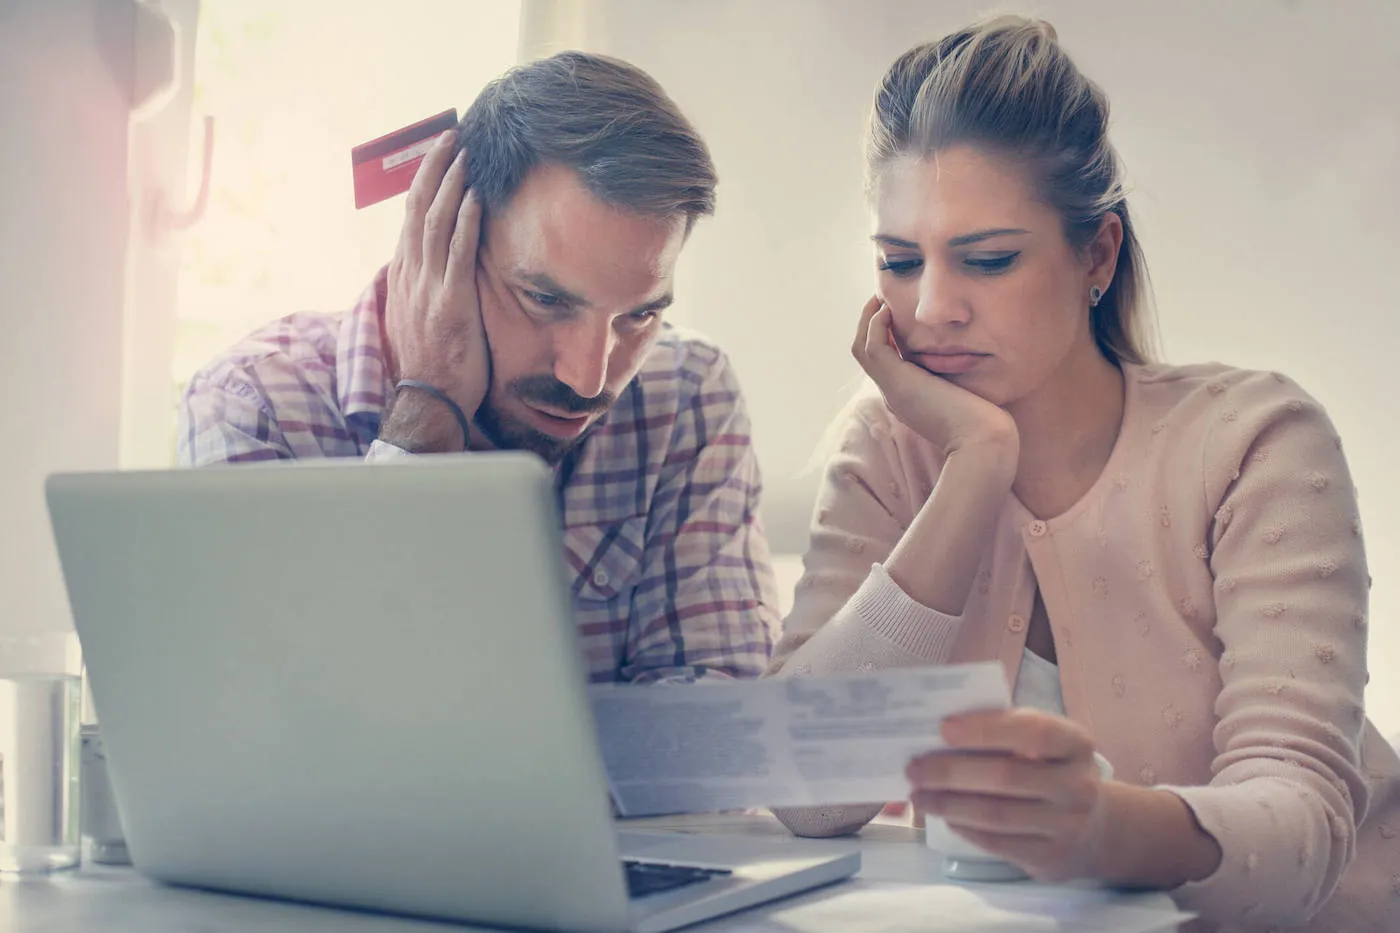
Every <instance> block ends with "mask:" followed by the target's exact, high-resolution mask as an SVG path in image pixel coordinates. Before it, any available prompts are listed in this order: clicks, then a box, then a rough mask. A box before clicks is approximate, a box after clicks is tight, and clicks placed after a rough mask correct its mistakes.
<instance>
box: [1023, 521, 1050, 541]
mask: <svg viewBox="0 0 1400 933" xmlns="http://www.w3.org/2000/svg"><path fill="white" fill-rule="evenodd" d="M1026 530H1027V531H1029V532H1030V534H1031V537H1032V538H1043V537H1045V532H1046V530H1047V529H1046V527H1045V523H1044V522H1042V521H1041V520H1040V519H1036V520H1035V521H1033V522H1031V523H1030V524H1029V525H1027V526H1026Z"/></svg>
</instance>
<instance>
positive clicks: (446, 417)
mask: <svg viewBox="0 0 1400 933" xmlns="http://www.w3.org/2000/svg"><path fill="white" fill-rule="evenodd" d="M379 439H380V440H381V441H383V442H384V443H386V444H393V445H394V446H395V447H399V448H402V449H403V450H406V451H408V452H409V453H414V454H438V453H453V452H457V451H461V450H463V449H465V448H466V446H467V443H468V441H469V438H465V437H463V436H462V429H461V427H459V426H458V423H457V417H456V415H454V414H453V412H452V410H451V409H450V408H448V407H447V406H446V405H444V404H442V403H441V402H439V401H438V400H437V399H435V398H433V397H432V396H430V395H427V394H425V393H422V392H415V391H412V390H409V389H405V390H402V391H399V392H397V393H396V394H395V396H394V399H393V402H392V403H391V405H390V408H389V411H388V414H387V415H386V416H385V418H384V423H383V424H382V425H381V426H380V428H379Z"/></svg>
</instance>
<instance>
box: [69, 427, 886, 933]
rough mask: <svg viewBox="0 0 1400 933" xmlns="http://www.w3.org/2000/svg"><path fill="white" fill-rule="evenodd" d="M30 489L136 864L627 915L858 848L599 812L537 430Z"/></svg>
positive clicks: (699, 904) (260, 888) (581, 920)
mask: <svg viewBox="0 0 1400 933" xmlns="http://www.w3.org/2000/svg"><path fill="white" fill-rule="evenodd" d="M47 497H48V504H49V512H50V517H51V519H52V523H53V530H54V535H55V538H56V540H57V544H58V551H59V557H60V560H61V563H62V567H63V575H64V579H65V582H66V585H67V588H68V595H69V601H70V603H71V606H72V610H73V617H74V622H75V625H76V628H77V630H78V634H79V636H80V639H81V641H82V646H83V652H84V660H85V662H86V664H87V667H88V674H89V678H90V682H91V687H92V694H93V700H94V703H95V705H96V709H97V711H98V715H99V717H100V719H101V723H102V734H103V743H104V746H105V748H106V751H107V762H108V769H109V774H110V777H111V781H112V786H113V791H114V793H115V795H116V799H117V803H118V807H119V810H120V812H121V814H122V822H123V827H124V829H125V832H126V841H127V845H128V848H129V850H130V852H131V855H132V858H133V860H134V862H135V864H136V867H137V868H138V869H139V870H141V871H142V872H144V873H145V874H147V875H149V876H150V877H152V878H155V879H158V880H161V881H165V882H170V883H174V884H180V885H190V886H196V887H201V888H208V889H214V890H221V891H231V892H243V893H253V894H260V895H270V896H274V897H279V898H286V899H292V900H300V901H308V902H314V903H323V904H331V905H341V906H348V907H355V908H367V909H372V910H379V911H385V912H392V913H402V914H411V915H417V916H423V917H432V918H443V919H451V920H457V921H471V922H477V923H484V924H493V925H509V926H516V927H529V928H537V929H549V930H566V931H590V933H591V931H599V933H604V931H638V933H644V931H662V930H670V929H674V928H677V927H680V926H685V925H687V924H691V923H695V922H698V921H701V920H705V919H708V918H711V917H715V916H718V915H721V914H724V913H728V912H731V911H735V910H739V909H742V908H745V907H748V906H751V905H753V904H757V903H760V902H763V901H767V900H771V899H774V898H778V897H782V896H785V895H789V894H793V893H795V892H798V891H802V890H805V889H809V888H812V887H816V886H818V885H822V884H826V883H829V882H833V881H836V880H839V879H841V878H845V877H847V876H849V875H851V874H853V873H854V872H855V871H857V870H858V868H859V866H860V856H859V854H858V852H856V851H854V849H853V846H851V845H849V844H840V843H836V844H827V845H825V846H823V845H820V844H808V845H805V846H804V845H802V844H800V843H799V842H797V841H795V840H794V841H792V843H793V844H786V843H789V840H785V839H773V840H768V841H765V840H763V839H749V840H738V839H735V838H733V837H730V838H723V837H710V838H708V839H707V838H704V837H699V836H693V835H692V836H671V837H667V836H660V835H656V834H651V835H648V834H645V833H618V832H617V831H616V824H615V823H614V820H613V817H612V809H611V805H610V803H609V795H608V785H607V778H606V774H605V773H604V769H603V764H602V760H601V756H600V753H599V750H598V744H597V740H596V734H595V731H594V722H593V717H592V713H591V710H590V706H589V703H588V698H587V692H586V675H585V672H584V666H583V663H582V657H581V654H580V651H579V643H578V638H577V632H576V629H575V626H574V622H573V619H572V613H571V608H570V606H571V603H570V590H569V577H568V574H567V571H566V568H565V565H564V560H563V548H562V544H561V540H560V530H559V524H558V518H557V513H556V508H555V493H554V483H553V474H552V473H551V472H550V470H549V469H548V468H547V467H546V466H545V465H544V464H543V463H542V462H541V461H540V460H538V459H537V458H535V457H534V456H533V455H530V454H524V453H492V454H472V455H468V456H457V457H424V458H414V459H412V460H410V461H407V462H401V463H393V464H382V465H381V464H376V465H366V464H363V463H360V462H357V461H316V462H298V463H281V464H272V465H268V464H257V465H253V464H249V465H243V466H236V467H214V468H206V469H202V470H179V471H161V472H126V473H90V474H63V475H55V476H52V477H50V479H49V481H48V484H47ZM658 689H691V688H685V687H679V688H658ZM694 689H700V688H694ZM748 843H751V845H748Z"/></svg>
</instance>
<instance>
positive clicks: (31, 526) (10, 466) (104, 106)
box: [0, 0, 133, 630]
mask: <svg viewBox="0 0 1400 933" xmlns="http://www.w3.org/2000/svg"><path fill="white" fill-rule="evenodd" d="M132 49H133V46H132V41H131V17H130V5H129V4H124V3H112V2H103V0H67V2H64V3H47V2H45V0H8V2H6V3H3V4H0V139H3V140H4V144H3V145H0V205H3V208H0V294H3V296H4V300H3V301H0V354H3V357H0V361H2V362H3V365H0V399H4V404H3V406H0V437H3V438H4V441H5V454H4V456H3V457H0V630H13V629H17V628H24V627H40V628H68V627H69V626H70V622H69V619H68V608H67V602H66V599H65V598H64V595H63V589H62V585H61V580H60V577H59V573H58V565H57V561H56V559H55V557H54V553H53V545H52V538H51V536H50V533H49V526H48V516H47V513H46V512H45V509H44V503H43V480H44V477H45V475H46V474H47V473H48V472H49V471H51V470H55V469H82V468H103V467H113V466H115V465H116V462H117V442H118V425H117V419H118V409H119V402H120V398H121V381H120V366H121V355H120V353H119V352H116V351H117V350H118V348H120V347H121V345H122V291H123V264H124V253H125V244H126V233H127V210H126V207H127V195H126V169H127V163H126V152H127V149H126V143H127V111H128V95H129V94H130V83H131V74H132ZM75 429H76V430H75Z"/></svg>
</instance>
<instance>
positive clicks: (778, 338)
mask: <svg viewBox="0 0 1400 933" xmlns="http://www.w3.org/2000/svg"><path fill="white" fill-rule="evenodd" d="M531 6H532V5H531V4H527V11H528V10H529V9H530V8H531ZM533 6H535V7H536V8H537V11H538V8H540V7H545V8H550V9H552V11H553V12H555V13H556V14H559V15H558V17H557V18H556V23H557V22H559V21H566V22H570V23H572V24H573V27H574V28H575V30H577V28H578V24H579V23H580V22H582V23H584V24H585V25H586V28H584V29H583V30H582V32H578V31H575V32H574V33H573V35H582V36H583V40H582V41H579V40H573V44H579V45H582V46H583V47H586V48H591V49H594V50H597V51H603V52H608V53H610V54H614V55H618V56H621V57H623V58H626V59H628V60H630V61H633V62H636V63H637V64H639V65H641V66H642V67H644V68H646V69H647V70H649V71H650V72H651V73H652V74H654V75H655V76H656V77H657V78H658V79H659V80H660V81H661V82H662V84H663V85H664V86H665V87H666V88H667V90H668V91H670V92H671V94H672V95H673V96H674V97H675V98H676V100H677V101H678V102H679V103H680V105H681V106H682V108H683V109H684V110H685V111H686V112H687V114H689V115H690V117H691V118H692V119H693V120H694V121H695V123H696V124H697V125H698V127H699V129H700V131H701V132H702V133H703V134H704V135H705V137H706V139H707V140H708V141H709V143H710V145H711V147H712V149H713V151H714V154H715V158H716V160H717V162H718V165H719V170H720V178H721V186H720V196H719V214H718V216H717V217H716V218H714V219H713V220H712V221H710V222H707V223H705V224H703V225H702V226H701V227H699V228H698V229H697V231H696V234H695V238H694V242H693V243H692V245H691V246H690V247H689V248H688V250H687V255H686V256H685V257H684V259H683V260H682V270H681V281H680V283H679V286H678V306H677V314H676V316H677V318H678V319H680V320H684V321H686V322H688V323H691V324H693V325H694V326H696V327H698V328H700V329H702V330H704V331H705V332H707V333H709V334H710V335H711V336H713V337H715V338H716V339H718V340H719V341H721V342H722V343H723V344H724V346H725V347H726V349H727V350H728V352H729V353H730V355H731V356H732V357H733V359H734V361H735V363H736V365H737V367H738V370H739V374H740V376H741V378H742V379H743V381H744V384H745V387H746V390H747V392H748V395H749V399H750V403H751V406H752V409H753V416H754V423H755V432H756V444H757V445H758V449H759V453H760V456H761V458H762V461H763V464H764V468H765V473H766V478H767V480H768V484H769V487H770V494H769V504H768V506H767V508H766V511H767V514H768V519H769V523H770V525H771V526H772V531H773V534H774V537H775V544H776V545H777V546H778V547H780V548H782V549H787V550H794V549H800V548H801V547H803V542H802V537H803V533H804V529H805V523H806V515H805V501H806V497H807V496H808V495H810V486H811V478H810V477H809V478H807V479H806V480H799V479H797V478H796V477H797V474H798V473H799V472H800V470H801V469H802V467H803V466H804V464H805V463H806V462H807V459H808V456H809V454H810V452H811V450H812V448H813V445H814V443H815V442H816V440H817V439H818V436H819V435H820V433H821V431H822V429H823V427H824V425H825V423H826V421H827V419H828V418H829V417H830V415H831V413H832V412H833V410H834V409H835V408H836V406H837V405H838V403H839V401H840V399H841V398H842V390H843V387H844V386H845V385H847V384H848V382H849V380H851V379H852V378H853V377H854V376H855V375H856V369H855V365H854V363H852V362H851V361H850V359H849V357H848V355H847V350H846V348H847V346H848V345H849V342H850V337H851V331H852V327H853V325H854V321H855V317H856V314H857V313H858V310H859V308H860V305H861V303H862V302H863V301H864V299H865V298H866V297H867V296H868V295H869V292H870V288H871V280H872V277H871V271H870V270H871V267H872V261H871V254H870V251H869V248H868V246H867V244H866V242H865V238H866V237H867V235H868V234H869V220H868V216H867V214H866V210H865V206H864V203H863V200H862V196H861V193H860V177H861V172H860V154H859V134H860V131H861V127H862V125H863V121H864V116H865V112H866V108H867V106H868V102H869V97H870V93H871V89H872V87H873V85H874V82H875V80H876V79H877V78H878V76H879V75H880V74H881V73H882V71H883V70H884V68H885V67H886V66H887V65H888V64H889V62H890V61H891V60H892V59H893V58H894V56H895V55H897V54H898V53H900V52H902V51H903V50H904V49H906V48H907V47H909V46H911V45H913V44H915V43H917V42H920V41H926V40H929V39H933V38H936V37H938V36H939V35H941V34H943V33H944V32H947V31H948V30H950V29H952V28H955V27H957V26H959V25H962V24H963V23H964V22H966V21H967V20H969V19H971V18H974V17H975V16H978V15H981V14H982V13H983V12H984V11H985V10H986V9H987V6H986V5H985V4H981V3H969V2H954V0H948V2H931V0H868V2H862V3H852V2H842V0H767V2H764V3H752V2H746V0H708V2H705V3H692V2H685V0H659V2H649V3H640V2H635V0H632V2H629V0H596V2H589V3H568V2H558V0H556V2H554V3H541V4H534V5H533ZM1002 6H1003V8H1008V7H1007V5H1004V4H1003V5H1002ZM1021 11H1023V12H1030V13H1034V14H1038V15H1042V16H1044V17H1045V18H1047V19H1049V20H1050V21H1051V22H1052V23H1054V25H1055V26H1056V28H1057V30H1058V31H1059V35H1060V39H1061V41H1062V42H1063V43H1064V44H1065V46H1066V47H1067V48H1068V49H1069V50H1070V52H1071V53H1072V54H1073V55H1074V56H1075V58H1076V60H1077V61H1078V63H1079V64H1080V66H1081V67H1082V68H1083V69H1084V70H1085V71H1086V72H1087V73H1088V74H1089V75H1090V76H1092V77H1093V78H1095V79H1097V80H1098V81H1099V82H1100V83H1101V84H1102V85H1103V86H1104V88H1105V89H1106V90H1107V92H1108V94H1109V97H1110V99H1111V100H1112V102H1113V106H1114V128H1113V135H1114V138H1115V140H1116V142H1117V144H1118V147H1119V150H1120V152H1121V154H1122V156H1123V158H1124V160H1125V161H1126V163H1127V167H1128V171H1129V175H1130V179H1131V181H1132V183H1133V186H1134V193H1133V195H1132V198H1131V204H1132V207H1133V208H1134V210H1135V211H1136V212H1137V215H1138V217H1139V219H1140V227H1141V231H1142V236H1143V240H1144V243H1145V247H1146V250H1147V254H1148V259H1149V263H1150V266H1151V271H1152V276H1153V281H1154V284H1155V287H1156V294H1157V298H1158V302H1159V306H1160V327H1161V331H1162V334H1163V337H1164V349H1165V355H1166V357H1167V359H1169V360H1171V361H1175V362H1187V361H1193V360H1205V359H1220V360H1225V361H1228V362H1232V363H1236V364H1239V365H1244V366H1252V367H1260V368H1271V369H1280V370H1283V371H1285V372H1288V373H1289V374H1290V375H1292V376H1294V377H1295V378H1297V379H1298V380H1299V381H1300V382H1301V383H1302V384H1303V385H1304V386H1305V387H1306V388H1308V389H1309V390H1310V391H1312V393H1313V394H1314V395H1316V396H1317V397H1318V398H1319V399H1320V400H1321V401H1322V402H1323V403H1324V404H1325V405H1326V406H1327V407H1328V409H1329V411H1330V412H1331V414H1332V416H1333V418H1334V420H1335V421H1336V424H1337V427H1338V429H1339V430H1340V432H1341V434H1342V437H1343V438H1344V439H1345V443H1346V450H1347V452H1348V455H1349V457H1350V460H1351V466H1352V470H1353V472H1354V474H1355V478H1356V482H1357V485H1358V487H1359V488H1360V489H1361V491H1362V494H1361V507H1362V515H1363V521H1364V523H1365V528H1366V540H1367V545H1368V550H1369V558H1370V562H1371V566H1372V571H1373V574H1374V576H1375V580H1376V582H1375V588H1374V590H1373V593H1372V608H1373V611H1372V617H1373V620H1374V621H1373V624H1372V626H1371V670H1372V672H1373V681H1372V686H1371V690H1370V694H1369V701H1370V705H1371V713H1372V716H1373V718H1374V719H1375V720H1376V721H1377V722H1378V723H1379V724H1380V725H1381V727H1382V728H1383V729H1384V730H1385V731H1387V732H1395V731H1396V730H1400V628H1397V626H1396V624H1395V622H1396V619H1397V616H1400V575H1397V573H1396V572H1395V571H1396V569H1397V567H1400V492H1397V491H1396V490H1395V488H1394V483H1393V480H1392V478H1391V477H1392V467H1393V465H1394V464H1396V463H1400V439H1397V433H1398V432H1397V431H1396V428H1397V427H1400V416H1398V415H1397V408H1400V402H1398V401H1397V400H1398V399H1400V392H1397V389H1396V388H1395V386H1394V384H1393V377H1392V376H1391V371H1392V361H1393V360H1394V358H1395V356H1396V354H1397V352H1400V309H1397V301H1396V298H1395V295H1396V289H1395V287H1394V286H1393V285H1392V282H1391V279H1392V270H1393V268H1394V267H1395V265H1396V258H1395V255H1396V253H1397V251H1400V180H1397V177H1396V174H1395V172H1396V170H1397V168H1400V106H1397V103H1396V89H1397V88H1400V3H1396V2H1394V0H1352V2H1348V3H1344V4H1339V3H1322V2H1308V0H1293V2H1279V0H1235V2H1232V3H1229V4H1222V3H1217V2H1214V0H1183V2H1177V3H1172V4H1158V3H1146V2H1141V3H1124V2H1109V0H1097V2H1089V0H1081V2H1070V0H1066V2H1045V3H1033V4H1027V5H1024V6H1023V7H1021ZM526 24H527V27H528V28H530V29H531V30H532V31H531V34H530V35H527V36H526V37H525V41H523V42H522V48H523V49H524V51H525V52H526V53H527V54H538V53H540V52H545V51H552V50H554V49H555V48H557V47H558V46H559V45H560V44H570V40H569V33H568V30H567V29H563V28H558V27H557V26H556V28H554V29H552V30H551V29H546V28H543V27H541V26H540V24H539V23H538V22H535V23H531V20H530V19H529V18H528V17H527V20H526ZM532 40H533V41H532ZM794 516H795V517H794Z"/></svg>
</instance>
